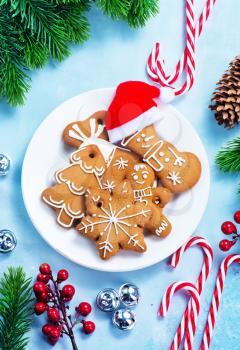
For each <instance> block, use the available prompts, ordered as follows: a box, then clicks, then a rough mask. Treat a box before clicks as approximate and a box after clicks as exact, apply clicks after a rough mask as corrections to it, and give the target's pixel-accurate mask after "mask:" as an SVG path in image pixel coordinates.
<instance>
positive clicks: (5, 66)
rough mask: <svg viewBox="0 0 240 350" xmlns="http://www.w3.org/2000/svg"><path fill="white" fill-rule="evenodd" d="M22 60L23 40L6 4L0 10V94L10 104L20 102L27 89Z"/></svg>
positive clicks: (27, 79) (27, 80) (26, 78)
mask: <svg viewBox="0 0 240 350" xmlns="http://www.w3.org/2000/svg"><path fill="white" fill-rule="evenodd" d="M20 33H21V32H20ZM24 68H25V62H24V60H23V42H22V41H21V40H19V32H18V29H17V28H16V24H15V22H14V20H13V19H12V18H11V16H10V13H9V11H8V9H7V8H6V6H2V8H1V10H0V81H1V86H0V95H1V96H4V95H6V96H7V98H8V102H9V103H10V104H12V105H14V106H15V105H17V104H22V103H23V101H24V95H25V93H26V92H27V91H28V89H29V80H30V79H29V78H28V77H27V75H26V73H25V71H24Z"/></svg>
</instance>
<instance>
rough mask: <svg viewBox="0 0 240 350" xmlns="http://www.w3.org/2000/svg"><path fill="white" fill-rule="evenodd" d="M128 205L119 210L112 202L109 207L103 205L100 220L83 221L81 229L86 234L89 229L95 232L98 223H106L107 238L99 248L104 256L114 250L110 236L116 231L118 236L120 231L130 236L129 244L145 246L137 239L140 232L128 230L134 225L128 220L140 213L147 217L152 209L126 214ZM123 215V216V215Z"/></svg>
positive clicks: (98, 215)
mask: <svg viewBox="0 0 240 350" xmlns="http://www.w3.org/2000/svg"><path fill="white" fill-rule="evenodd" d="M126 209H127V206H126V207H123V208H121V209H120V210H119V211H118V212H116V211H114V210H113V208H112V205H111V203H109V204H108V208H107V209H106V208H104V207H101V208H100V210H101V212H102V213H103V215H102V214H97V218H98V219H99V221H96V222H91V220H90V219H89V220H88V223H89V224H85V223H84V222H82V225H83V227H82V228H81V229H80V231H84V233H85V234H86V233H87V231H88V230H90V232H93V230H94V228H95V227H96V226H98V225H102V224H105V228H104V232H107V236H106V240H105V241H104V242H101V243H99V249H100V250H103V256H104V258H105V257H106V253H107V252H110V253H111V252H112V250H113V245H112V244H111V243H110V236H111V234H112V233H113V232H114V234H115V235H116V236H118V235H119V232H122V234H124V235H125V236H127V237H128V238H129V240H128V243H127V244H128V245H130V244H132V245H133V246H138V247H139V248H141V249H142V250H144V249H145V248H144V247H143V246H142V245H141V244H140V243H139V240H138V239H137V237H138V234H135V235H131V234H130V233H129V232H128V228H130V227H131V226H132V225H131V224H130V223H129V222H127V221H126V220H127V219H130V218H134V217H137V216H139V215H143V216H145V217H146V213H147V212H149V211H150V210H141V211H139V212H137V213H133V214H130V215H124V212H125V211H126ZM121 215H123V216H121Z"/></svg>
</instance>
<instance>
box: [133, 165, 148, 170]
mask: <svg viewBox="0 0 240 350" xmlns="http://www.w3.org/2000/svg"><path fill="white" fill-rule="evenodd" d="M133 169H134V170H135V171H139V170H142V169H147V167H146V165H145V164H136V165H134V168H133Z"/></svg>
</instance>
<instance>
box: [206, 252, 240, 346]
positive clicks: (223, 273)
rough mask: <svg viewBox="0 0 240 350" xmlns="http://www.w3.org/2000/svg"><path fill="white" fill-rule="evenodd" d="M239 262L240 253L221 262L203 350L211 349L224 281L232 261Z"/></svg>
mask: <svg viewBox="0 0 240 350" xmlns="http://www.w3.org/2000/svg"><path fill="white" fill-rule="evenodd" d="M234 262H237V263H239V264H240V255H237V254H232V255H229V256H227V257H226V258H225V259H224V260H223V262H222V263H221V266H220V269H219V271H218V276H217V281H216V286H215V289H214V294H213V299H212V303H211V306H210V310H209V314H208V319H207V323H206V326H205V330H204V335H203V339H202V343H201V348H200V349H201V350H207V349H209V346H210V342H211V338H212V334H213V330H214V327H215V324H216V317H217V313H218V309H219V305H220V300H221V296H222V292H223V288H224V281H225V278H226V274H227V272H228V269H229V267H230V266H231V264H232V263H234Z"/></svg>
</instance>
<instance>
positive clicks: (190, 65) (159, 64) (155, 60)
mask: <svg viewBox="0 0 240 350" xmlns="http://www.w3.org/2000/svg"><path fill="white" fill-rule="evenodd" d="M215 3H216V0H207V1H206V4H205V7H204V9H203V11H202V13H201V14H200V16H199V19H198V21H197V24H196V27H195V28H194V20H195V16H194V0H186V42H187V44H186V47H185V50H184V53H183V55H182V57H181V59H180V60H179V62H178V64H177V66H176V68H175V70H174V72H173V73H172V74H171V75H167V74H166V68H165V64H164V60H163V59H161V58H160V44H159V43H156V45H155V47H154V48H153V51H152V53H151V54H150V56H149V59H148V64H147V72H148V75H149V76H150V78H151V79H152V80H153V81H155V82H158V83H160V85H161V86H163V87H168V88H171V89H172V91H173V93H174V96H178V95H183V94H185V93H186V92H187V91H189V90H190V89H191V87H192V85H193V83H194V77H195V57H194V56H195V43H196V40H197V39H198V37H199V36H200V35H201V33H202V30H203V27H204V25H205V23H206V21H207V19H208V17H209V15H210V13H211V11H212V8H213V6H214V5H215ZM184 69H186V72H187V77H186V81H185V82H184V84H183V85H182V86H180V87H179V88H175V87H173V86H172V84H173V83H174V82H176V80H177V79H178V78H179V76H180V75H181V74H182V73H183V71H184Z"/></svg>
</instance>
